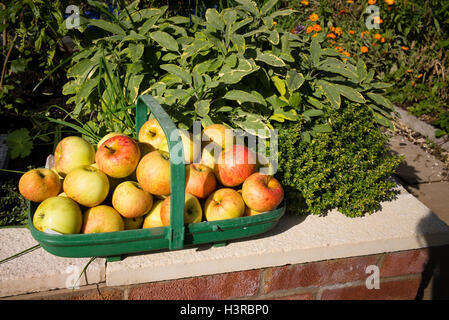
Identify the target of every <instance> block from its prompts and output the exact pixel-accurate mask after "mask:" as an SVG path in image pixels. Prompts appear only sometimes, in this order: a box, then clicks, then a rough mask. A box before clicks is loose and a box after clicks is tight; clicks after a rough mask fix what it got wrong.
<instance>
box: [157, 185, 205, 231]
mask: <svg viewBox="0 0 449 320" xmlns="http://www.w3.org/2000/svg"><path fill="white" fill-rule="evenodd" d="M170 197H171V196H168V197H167V198H165V200H164V201H163V203H162V206H161V221H162V224H163V225H164V226H169V225H170ZM202 218H203V210H202V208H201V204H200V202H199V200H198V198H197V197H195V196H194V195H191V194H190V193H188V192H186V193H185V198H184V224H190V223H196V222H201V219H202Z"/></svg>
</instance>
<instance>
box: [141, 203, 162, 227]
mask: <svg viewBox="0 0 449 320" xmlns="http://www.w3.org/2000/svg"><path fill="white" fill-rule="evenodd" d="M162 202H164V201H163V200H161V199H158V200H155V201H154V203H153V207H152V208H151V210H150V211H149V212H148V213H147V214H146V215H145V216H144V220H143V226H142V228H144V229H146V228H155V227H163V226H164V225H163V223H162V220H161V207H162Z"/></svg>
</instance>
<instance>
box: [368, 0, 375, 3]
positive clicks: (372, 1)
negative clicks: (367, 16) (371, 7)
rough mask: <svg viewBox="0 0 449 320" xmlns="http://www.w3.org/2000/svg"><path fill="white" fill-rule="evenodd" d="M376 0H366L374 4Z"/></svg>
mask: <svg viewBox="0 0 449 320" xmlns="http://www.w3.org/2000/svg"><path fill="white" fill-rule="evenodd" d="M376 2H377V0H368V4H376Z"/></svg>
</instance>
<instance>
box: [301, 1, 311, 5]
mask: <svg viewBox="0 0 449 320" xmlns="http://www.w3.org/2000/svg"><path fill="white" fill-rule="evenodd" d="M301 4H302V5H304V6H308V5H309V1H307V0H301Z"/></svg>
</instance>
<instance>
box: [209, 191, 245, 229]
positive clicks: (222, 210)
mask: <svg viewBox="0 0 449 320" xmlns="http://www.w3.org/2000/svg"><path fill="white" fill-rule="evenodd" d="M244 213H245V203H244V202H243V199H242V196H241V195H240V193H239V192H237V191H235V190H234V189H231V188H222V189H218V190H216V191H214V192H213V193H212V194H211V195H210V196H209V197H208V198H207V200H206V202H205V204H204V214H205V217H206V220H207V221H215V220H225V219H233V218H238V217H242V216H243V214H244Z"/></svg>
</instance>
